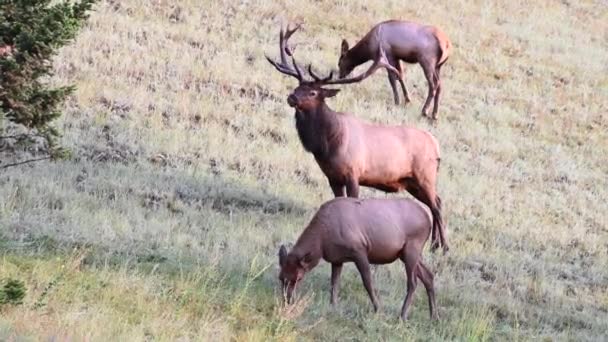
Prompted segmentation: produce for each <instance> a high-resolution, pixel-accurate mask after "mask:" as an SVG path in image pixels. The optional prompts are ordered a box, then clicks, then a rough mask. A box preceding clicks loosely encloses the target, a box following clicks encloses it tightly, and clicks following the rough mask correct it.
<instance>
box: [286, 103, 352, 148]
mask: <svg viewBox="0 0 608 342" xmlns="http://www.w3.org/2000/svg"><path fill="white" fill-rule="evenodd" d="M338 115H339V114H337V113H336V112H334V111H333V110H331V109H330V108H329V107H328V106H327V105H326V104H325V103H323V104H322V105H321V106H319V107H318V108H315V109H314V110H311V111H306V112H305V111H299V110H297V109H296V129H297V131H298V136H299V137H300V142H302V146H304V149H305V150H306V151H308V152H310V153H312V154H314V156H315V158H317V159H321V160H324V159H326V158H328V157H329V156H330V154H331V152H332V151H333V150H335V149H336V148H337V147H338V146H340V145H341V144H342V139H343V127H342V123H341V122H340V118H339V116H338Z"/></svg>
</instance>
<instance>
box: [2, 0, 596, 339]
mask: <svg viewBox="0 0 608 342" xmlns="http://www.w3.org/2000/svg"><path fill="white" fill-rule="evenodd" d="M389 18H395V19H408V20H414V21H419V22H426V23H433V24H437V25H439V26H440V27H442V29H443V30H444V31H445V32H446V33H447V34H448V35H449V37H450V38H451V40H452V42H453V45H454V53H453V55H452V56H451V57H450V59H449V61H448V62H447V64H446V66H445V67H444V68H443V69H442V79H443V84H444V88H443V89H444V91H443V94H442V100H441V103H440V112H439V116H440V118H439V123H438V125H437V126H435V127H433V126H431V125H430V124H429V123H428V122H427V121H426V120H425V119H423V118H422V117H420V114H419V111H420V108H421V106H422V102H423V100H424V96H425V95H426V82H425V80H424V77H423V75H422V72H421V70H420V68H419V66H408V67H407V84H408V87H409V89H410V91H411V93H412V94H413V103H411V104H410V105H408V106H407V107H404V106H399V107H396V106H394V105H393V99H392V94H391V92H390V88H389V85H388V82H387V79H386V74H385V72H380V73H378V74H377V75H374V76H373V77H371V78H370V79H368V80H366V81H365V82H364V83H361V84H356V85H352V86H345V87H342V91H341V92H340V94H339V95H338V96H337V97H335V98H333V99H331V100H330V101H329V105H330V106H331V107H332V108H334V109H336V110H340V111H349V112H351V113H353V114H355V115H357V116H359V117H361V118H365V119H367V120H369V121H373V122H378V123H386V124H408V125H413V126H416V127H419V128H424V129H428V130H430V131H431V132H432V133H433V134H434V135H435V136H436V137H437V138H438V140H439V142H440V144H441V149H442V164H441V169H440V179H439V193H440V195H441V196H442V198H443V203H444V212H445V214H444V215H445V218H446V220H447V225H448V238H449V241H450V243H451V247H452V249H451V251H450V253H449V254H448V255H447V256H442V255H439V253H438V254H437V255H433V254H431V253H430V252H429V251H428V250H427V251H425V253H424V257H425V259H426V260H427V261H428V264H429V266H431V269H432V270H433V271H434V272H436V287H437V289H436V291H437V295H438V306H439V308H440V316H441V321H440V322H438V323H433V322H431V321H430V320H429V319H428V307H427V303H426V295H425V294H424V291H423V287H421V286H420V287H419V288H418V291H417V295H416V297H417V298H416V300H415V302H414V306H413V308H412V318H411V320H410V321H408V322H406V323H401V322H399V320H398V319H397V317H398V313H399V308H400V307H401V304H402V301H403V298H404V296H405V276H404V272H403V266H402V265H401V264H400V263H395V264H393V265H389V266H383V267H377V268H375V269H374V278H375V282H376V286H377V288H378V290H379V292H380V300H381V302H382V306H383V309H382V312H381V313H379V314H373V313H372V310H371V305H370V303H369V300H368V298H367V294H366V293H365V290H364V289H363V286H362V284H361V281H360V278H359V275H358V273H357V272H356V269H355V267H354V265H348V266H347V267H345V271H344V278H343V280H342V290H341V293H340V296H341V302H340V305H339V307H338V308H337V309H332V308H331V307H330V305H329V292H328V291H329V267H328V266H327V265H326V264H322V265H321V266H319V267H317V268H316V269H315V270H314V271H313V272H312V273H311V274H310V275H309V276H308V277H307V278H306V279H305V282H304V284H303V288H302V289H301V290H300V291H299V293H300V295H301V298H300V300H299V301H298V302H297V303H296V305H294V306H289V307H281V306H280V305H279V297H278V293H277V290H278V289H277V287H278V283H277V270H276V268H277V264H278V258H277V252H278V248H279V246H280V244H281V243H287V242H293V241H295V239H296V238H297V237H298V235H299V233H300V232H301V231H302V229H303V228H304V227H305V225H306V224H307V222H308V220H309V219H310V218H311V217H312V214H313V213H314V212H315V210H316V208H318V206H319V205H320V204H321V203H323V202H324V201H326V200H328V199H330V198H332V195H331V190H330V189H329V186H328V185H327V181H326V180H325V178H324V176H323V174H322V173H321V171H320V170H319V168H318V166H317V165H316V163H315V161H314V159H313V157H312V155H310V154H308V153H306V152H305V151H304V150H303V148H302V147H301V145H300V142H299V140H298V137H297V134H296V131H295V127H294V118H293V110H292V109H291V108H289V107H288V106H287V103H286V101H285V99H286V97H287V95H288V94H289V91H291V90H292V89H293V87H295V81H294V80H293V79H291V78H289V77H285V76H283V75H281V74H279V73H277V72H276V71H275V70H274V69H273V68H272V67H271V66H270V65H269V64H268V63H267V61H266V60H265V59H264V53H268V54H269V55H271V56H276V54H277V52H278V29H279V25H280V24H281V23H282V22H283V23H285V22H287V20H291V21H301V22H303V23H304V29H303V30H302V31H301V32H298V33H297V34H296V35H295V36H294V38H293V40H294V42H297V43H299V45H298V48H297V50H296V55H297V57H298V60H299V61H302V62H312V63H313V64H314V65H315V66H316V67H317V68H318V69H319V70H322V71H328V70H329V69H330V68H335V67H336V65H337V60H338V52H339V47H340V41H341V39H342V38H347V39H348V41H349V42H351V44H352V43H354V42H355V41H356V40H357V39H358V38H359V37H361V36H362V35H363V34H364V33H365V32H367V30H368V29H369V28H370V27H371V26H372V25H373V24H374V23H376V22H379V21H381V20H385V19H389ZM55 66H56V77H55V78H54V80H53V81H54V82H56V83H57V84H72V83H73V84H75V85H76V86H77V87H78V89H77V91H76V93H75V95H74V96H73V97H72V98H71V99H70V100H69V101H68V103H67V104H66V110H65V113H66V114H65V115H64V117H63V118H62V119H61V122H60V124H59V126H60V127H61V128H62V129H63V131H64V139H63V141H64V144H65V145H67V146H68V147H70V148H71V149H72V151H73V154H74V158H73V159H72V160H70V161H64V162H57V163H52V164H49V163H40V164H36V165H32V166H26V167H20V168H13V169H9V170H6V171H3V173H2V174H0V253H1V254H2V257H1V258H0V279H2V278H5V277H13V278H18V279H23V280H25V282H26V286H27V288H28V294H27V297H26V299H25V302H24V304H23V305H22V306H17V307H7V308H5V309H3V311H2V314H1V315H0V340H4V339H10V338H24V339H28V338H32V339H33V340H38V339H47V338H50V337H55V338H57V339H59V340H63V339H67V338H73V339H75V340H82V339H85V338H90V339H92V340H129V341H133V340H148V339H155V340H178V339H182V340H207V341H212V340H233V339H234V340H260V341H267V340H270V339H278V340H295V339H305V340H403V339H406V340H411V339H416V340H425V341H426V340H529V339H531V338H545V337H547V338H551V339H557V340H568V339H571V340H602V339H606V338H608V337H607V332H608V219H607V218H606V217H607V216H606V213H608V204H607V200H608V114H607V113H608V7H607V6H606V4H605V2H602V1H549V0H540V1H535V2H533V3H531V2H527V1H512V2H509V3H508V4H507V3H506V2H504V1H440V2H404V1H393V0H389V1H377V2H369V1H362V0H353V1H310V2H307V3H303V2H301V1H293V0H285V1H267V0H250V1H246V0H244V1H231V2H224V3H221V2H218V1H206V0H205V1H202V2H201V1H194V0H182V1H166V0H123V1H116V0H105V1H102V2H101V3H100V4H99V5H98V6H96V10H95V12H94V13H93V14H92V16H91V19H90V21H89V23H88V25H87V26H86V27H85V28H84V29H83V30H82V32H81V34H80V35H79V36H78V38H77V40H76V41H75V42H74V43H73V44H72V45H71V46H69V47H66V48H65V49H63V50H62V51H61V53H60V54H59V56H57V59H56V62H55ZM362 196H365V197H370V196H380V197H383V196H386V195H385V194H383V193H380V192H375V191H372V190H364V191H363V193H362ZM390 196H394V195H390ZM398 196H407V195H405V194H399V195H398Z"/></svg>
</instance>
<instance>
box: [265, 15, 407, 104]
mask: <svg viewBox="0 0 608 342" xmlns="http://www.w3.org/2000/svg"><path fill="white" fill-rule="evenodd" d="M300 27H301V25H297V26H296V27H294V28H293V29H290V28H289V26H288V27H287V29H286V30H284V29H282V28H281V31H280V33H279V49H280V58H281V61H280V62H276V61H274V60H272V59H271V58H270V57H268V56H266V59H267V60H268V62H270V64H272V66H274V67H275V69H277V70H278V71H279V72H281V73H283V74H285V75H288V76H292V77H294V78H296V79H297V80H298V83H299V84H298V87H296V88H295V89H294V91H293V92H292V93H291V94H290V95H289V96H288V97H287V103H288V104H289V105H290V106H291V107H293V108H296V109H297V110H299V111H309V110H312V109H314V108H317V107H318V106H319V105H321V104H322V103H323V102H324V101H325V99H326V98H328V97H333V96H335V95H336V94H337V93H338V92H339V91H340V90H339V89H327V88H323V86H325V85H334V84H335V85H337V84H349V83H356V82H361V81H362V80H364V79H365V78H367V77H369V76H370V75H372V74H373V73H374V72H375V71H376V70H377V69H378V68H380V67H384V68H387V69H388V70H390V71H392V72H394V73H396V74H397V75H399V72H398V71H397V69H395V68H394V67H392V66H391V65H390V64H389V63H388V61H387V60H386V55H385V53H384V50H382V49H380V50H379V51H378V53H379V55H380V58H377V59H376V61H375V62H374V63H373V64H372V66H371V67H370V68H369V69H368V70H367V71H366V72H364V73H362V74H360V75H358V76H356V77H352V78H348V79H346V78H341V79H337V80H334V79H333V75H334V73H333V71H331V72H330V73H329V75H328V76H326V77H320V76H318V75H317V74H315V72H314V71H313V70H312V66H311V65H310V64H309V65H308V74H309V75H310V76H311V77H312V79H313V80H312V81H309V80H306V79H305V78H304V75H303V74H302V70H301V68H300V67H299V66H298V63H297V62H296V60H295V58H294V56H293V50H292V49H291V48H289V46H288V45H287V41H288V40H289V38H290V37H291V36H292V35H293V33H294V32H296V31H297V30H298V29H299V28H300ZM288 55H289V56H290V57H291V62H292V63H291V64H292V65H289V64H288V62H287V56H288Z"/></svg>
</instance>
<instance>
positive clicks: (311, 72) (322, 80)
mask: <svg viewBox="0 0 608 342" xmlns="http://www.w3.org/2000/svg"><path fill="white" fill-rule="evenodd" d="M308 73H309V74H310V76H312V78H313V79H314V80H315V82H316V83H325V82H327V81H329V80H331V79H332V78H333V77H334V72H333V70H332V71H330V72H329V75H328V76H327V77H324V78H321V77H319V76H318V75H317V74H315V72H314V71H312V64H308Z"/></svg>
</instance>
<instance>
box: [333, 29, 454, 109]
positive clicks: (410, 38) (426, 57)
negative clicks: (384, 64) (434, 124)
mask: <svg viewBox="0 0 608 342" xmlns="http://www.w3.org/2000/svg"><path fill="white" fill-rule="evenodd" d="M451 47H452V44H451V42H450V40H449V39H448V37H447V35H446V34H445V33H444V32H443V31H441V30H440V29H439V28H437V27H434V26H428V25H420V24H417V23H413V22H409V21H398V20H389V21H385V22H382V23H380V24H377V25H376V26H374V27H373V28H372V29H371V30H370V31H369V32H368V33H367V34H366V35H365V36H364V37H363V38H362V39H361V40H360V41H359V42H358V43H357V44H355V46H353V47H352V48H349V45H348V42H347V41H346V40H345V39H344V40H342V47H341V53H340V59H339V61H338V67H339V77H340V78H343V77H346V76H347V75H348V74H350V73H351V72H352V70H353V69H354V68H355V67H357V66H358V65H361V64H363V63H365V62H367V61H369V60H374V61H377V60H378V57H379V56H378V54H377V51H378V49H383V50H384V51H386V59H387V60H388V63H389V64H390V65H391V66H392V67H394V68H395V69H396V70H397V73H393V72H389V73H388V80H389V83H390V85H391V88H392V90H393V97H394V98H395V104H399V94H398V91H397V84H396V83H397V81H399V84H400V85H401V90H402V91H403V97H404V101H405V103H406V104H407V103H408V102H410V97H409V93H408V91H407V87H406V86H405V82H404V76H405V74H404V69H403V68H402V66H401V61H404V62H406V63H418V64H420V66H421V67H422V70H423V71H424V76H425V77H426V80H427V82H428V95H427V98H426V101H425V103H424V106H423V107H422V115H425V116H428V108H429V106H430V104H431V101H433V113H432V119H433V120H437V111H438V106H439V95H440V94H441V76H440V72H441V67H442V66H443V64H444V63H445V62H446V61H447V59H448V56H449V54H450V50H451Z"/></svg>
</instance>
